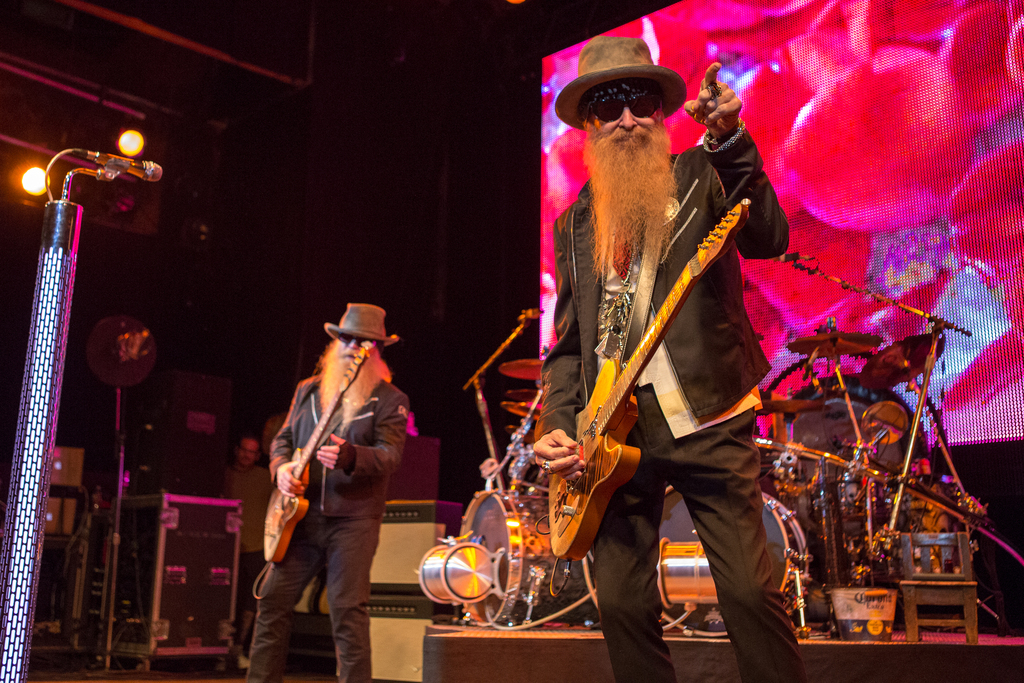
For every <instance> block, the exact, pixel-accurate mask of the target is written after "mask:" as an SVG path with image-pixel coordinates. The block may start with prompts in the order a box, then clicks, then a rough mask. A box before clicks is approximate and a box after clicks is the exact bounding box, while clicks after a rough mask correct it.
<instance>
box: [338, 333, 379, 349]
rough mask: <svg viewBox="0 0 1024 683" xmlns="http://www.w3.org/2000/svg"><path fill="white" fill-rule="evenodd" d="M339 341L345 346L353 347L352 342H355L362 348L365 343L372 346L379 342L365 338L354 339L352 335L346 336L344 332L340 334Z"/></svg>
mask: <svg viewBox="0 0 1024 683" xmlns="http://www.w3.org/2000/svg"><path fill="white" fill-rule="evenodd" d="M338 341H340V342H341V343H342V344H343V345H344V346H351V345H352V342H355V343H356V344H358V345H359V346H362V345H363V344H365V343H369V344H370V346H376V345H377V342H375V341H374V340H372V339H364V338H363V337H353V336H352V335H351V334H345V333H344V332H339V333H338Z"/></svg>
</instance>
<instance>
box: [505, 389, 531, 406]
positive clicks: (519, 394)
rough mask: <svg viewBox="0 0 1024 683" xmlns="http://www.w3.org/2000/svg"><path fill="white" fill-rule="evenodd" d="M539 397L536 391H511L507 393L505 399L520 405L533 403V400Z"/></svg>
mask: <svg viewBox="0 0 1024 683" xmlns="http://www.w3.org/2000/svg"><path fill="white" fill-rule="evenodd" d="M536 396H537V391H536V390H535V389H509V390H508V391H506V392H505V398H507V399H509V400H510V401H519V402H520V403H524V402H525V403H533V399H534V398H535V397H536Z"/></svg>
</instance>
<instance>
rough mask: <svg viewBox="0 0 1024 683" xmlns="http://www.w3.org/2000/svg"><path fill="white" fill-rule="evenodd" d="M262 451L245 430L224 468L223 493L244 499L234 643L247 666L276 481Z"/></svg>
mask: <svg viewBox="0 0 1024 683" xmlns="http://www.w3.org/2000/svg"><path fill="white" fill-rule="evenodd" d="M261 455H262V451H261V450H260V442H259V439H257V438H256V435H255V434H253V433H251V432H245V433H243V434H242V436H241V437H239V439H238V444H237V445H236V446H235V451H234V457H233V459H232V462H231V464H230V465H229V466H228V468H227V470H226V471H225V472H224V497H225V498H230V499H238V500H241V501H242V543H241V550H240V553H239V555H238V583H237V585H236V588H237V590H238V594H237V595H238V597H237V599H236V602H235V604H236V607H235V628H236V629H237V630H236V631H235V645H236V649H237V651H238V667H239V668H242V669H244V668H246V667H247V666H248V662H249V660H248V658H247V656H248V652H249V642H250V640H251V637H252V625H253V622H254V621H255V619H256V598H255V596H254V595H253V584H254V583H255V582H256V577H257V576H259V573H260V571H261V570H262V569H263V566H264V564H265V561H264V559H263V519H264V518H265V517H266V514H267V504H268V503H269V502H270V493H271V492H272V491H273V490H274V482H273V481H272V480H271V479H270V470H268V469H267V468H266V467H261V466H260V465H259V464H257V463H258V461H259V460H260V456H261Z"/></svg>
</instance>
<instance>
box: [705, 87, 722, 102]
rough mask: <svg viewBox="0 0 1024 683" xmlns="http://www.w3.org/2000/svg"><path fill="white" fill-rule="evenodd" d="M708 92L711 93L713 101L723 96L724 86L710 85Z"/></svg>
mask: <svg viewBox="0 0 1024 683" xmlns="http://www.w3.org/2000/svg"><path fill="white" fill-rule="evenodd" d="M708 92H710V93H711V99H716V98H718V97H719V96H720V95H721V94H722V86H720V85H719V84H718V83H708Z"/></svg>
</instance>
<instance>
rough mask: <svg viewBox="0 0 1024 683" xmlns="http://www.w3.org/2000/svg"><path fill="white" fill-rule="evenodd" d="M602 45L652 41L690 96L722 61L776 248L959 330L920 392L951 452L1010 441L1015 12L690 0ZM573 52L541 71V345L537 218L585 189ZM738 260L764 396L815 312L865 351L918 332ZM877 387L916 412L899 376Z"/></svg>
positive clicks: (684, 120) (1020, 329) (891, 314)
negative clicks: (773, 201)
mask: <svg viewBox="0 0 1024 683" xmlns="http://www.w3.org/2000/svg"><path fill="white" fill-rule="evenodd" d="M608 34H609V35H620V36H633V37H641V38H643V39H644V40H646V41H647V44H648V45H649V46H650V48H651V52H652V55H653V57H654V60H655V62H656V63H658V64H662V65H664V66H668V67H671V68H672V69H675V70H676V71H678V72H679V73H680V74H682V76H683V78H684V80H685V81H686V86H687V91H688V97H690V98H692V97H693V96H694V93H695V91H696V89H697V87H698V86H699V83H700V80H701V77H702V76H703V74H704V72H705V70H706V69H707V67H708V65H709V64H711V63H712V62H713V61H716V60H717V61H720V62H721V63H722V65H723V67H722V70H721V72H720V73H719V80H720V81H722V82H724V83H727V84H729V85H730V86H731V87H732V88H733V89H734V90H735V91H736V92H737V93H738V94H739V96H740V97H741V99H742V100H743V112H742V117H743V119H744V120H745V121H746V123H747V127H748V128H749V130H750V132H751V134H752V135H753V137H754V140H755V141H756V143H757V145H758V148H759V149H760V151H761V154H762V156H763V157H764V159H765V168H766V171H767V173H768V176H769V178H770V179H771V181H772V183H773V185H774V186H775V189H776V191H777V192H778V194H779V197H780V198H781V201H782V205H783V207H784V208H785V210H786V213H787V215H788V216H789V220H790V225H791V233H790V246H789V249H790V251H795V252H799V253H800V254H805V255H813V256H815V257H816V258H817V262H816V265H817V266H818V267H819V268H820V270H821V272H823V273H826V274H828V275H833V276H836V277H839V278H842V279H844V280H846V281H848V282H850V283H852V284H853V285H856V286H858V287H863V288H867V289H869V290H871V291H874V292H877V293H879V294H882V295H884V296H887V297H889V298H892V299H896V300H898V301H901V302H903V303H905V304H908V305H910V306H913V307H915V308H919V309H922V310H925V311H930V312H933V313H935V314H937V315H939V316H942V317H944V318H946V319H948V320H950V321H952V322H954V323H955V324H957V325H959V326H961V327H964V328H967V329H969V330H970V331H971V332H972V333H973V336H971V337H966V336H963V335H961V334H958V333H956V332H947V334H946V344H945V351H944V353H943V355H942V356H941V358H940V360H939V363H938V364H937V366H936V370H935V374H934V375H933V378H932V386H931V391H930V392H929V394H930V396H931V397H932V398H933V399H934V401H935V403H936V405H938V406H940V407H941V409H942V412H943V422H944V425H945V427H946V430H947V432H948V433H949V437H950V441H951V442H952V443H972V442H985V441H994V440H1007V439H1021V438H1024V268H1022V264H1024V111H1022V106H1021V103H1022V99H1024V3H1022V2H1020V1H1019V0H999V1H995V2H993V1H985V2H972V1H968V0H848V1H837V0H829V1H826V0H785V1H783V0H779V1H773V0H721V1H718V0H689V1H688V2H680V3H677V4H675V5H672V6H669V7H667V8H665V9H663V10H661V11H659V12H655V13H653V14H651V15H648V16H645V17H643V18H641V19H638V20H637V21H634V22H631V23H629V24H626V25H625V26H622V27H620V28H617V29H615V30H613V31H610V32H609V33H608ZM582 46H583V44H582V43H580V44H578V45H574V46H572V47H570V48H567V49H565V50H562V51H560V52H557V53H555V54H553V55H551V56H549V57H547V58H546V59H545V60H544V64H543V68H544V73H543V95H544V99H543V113H542V123H541V125H542V159H541V164H542V169H541V171H542V172H541V179H542V180H541V183H542V187H541V191H542V202H541V217H540V218H541V308H542V309H543V310H544V314H543V318H542V333H541V344H542V346H546V345H550V344H552V343H554V332H553V329H552V322H551V317H552V312H553V311H554V263H553V260H554V255H553V252H552V249H551V224H552V222H553V221H554V220H555V218H557V216H558V215H559V213H561V212H562V211H563V210H564V209H565V208H566V207H568V206H569V204H570V203H571V202H572V201H573V200H574V199H575V197H576V194H577V192H578V191H579V189H580V187H582V185H583V183H584V182H585V180H586V178H587V173H586V169H585V168H584V166H583V162H582V144H583V133H582V132H581V131H577V130H575V129H572V128H570V127H568V126H566V125H565V124H563V123H562V122H561V121H559V120H558V118H557V117H556V116H555V112H554V100H555V96H556V95H557V94H558V92H559V91H560V90H561V89H562V87H564V86H565V84H567V83H568V82H569V81H571V80H572V79H573V78H574V77H575V75H576V61H577V58H578V56H579V51H580V49H581V48H582ZM667 125H668V129H669V132H670V134H671V137H672V140H673V149H674V151H680V150H682V149H685V148H686V147H688V146H691V145H694V144H697V143H698V141H699V139H700V136H701V134H702V133H703V127H702V126H698V125H697V124H696V123H694V122H693V121H692V120H691V119H690V118H689V117H687V116H686V115H685V114H684V113H682V112H679V113H677V114H675V115H674V116H672V117H671V118H670V119H668V121H667ZM812 263H813V262H812ZM743 267H744V277H745V279H746V302H747V308H748V310H749V312H750V317H751V319H752V321H753V324H754V327H755V329H756V330H757V331H758V332H759V333H760V334H761V335H763V337H764V340H763V342H762V346H763V348H764V351H765V353H766V354H767V355H768V358H769V360H770V361H771V363H772V367H773V370H772V374H771V375H769V377H768V378H767V379H766V380H765V382H764V384H763V385H762V389H764V388H767V387H768V386H769V385H771V384H773V383H776V381H777V380H779V378H780V376H782V381H781V382H778V389H779V391H781V392H782V393H789V392H793V393H800V394H806V393H808V392H809V391H810V390H809V389H807V388H806V387H805V385H806V382H805V381H804V380H803V375H802V373H801V372H793V373H792V374H789V375H786V373H787V369H789V368H791V366H792V365H793V364H794V362H796V361H798V360H799V359H800V356H798V355H796V354H794V353H791V352H790V351H788V350H787V348H786V344H787V343H788V342H789V341H791V340H793V339H795V338H797V337H801V336H806V335H811V334H814V333H815V331H816V328H817V327H818V326H819V325H821V324H822V323H823V322H824V321H825V320H826V318H828V317H835V319H836V321H837V327H838V329H839V330H840V331H847V332H869V333H873V334H877V335H880V336H881V337H882V340H883V341H882V346H881V347H879V348H884V347H885V346H886V345H888V344H891V343H893V342H895V341H898V340H900V339H903V338H904V337H907V336H909V335H915V334H920V333H923V332H925V331H927V324H926V322H925V321H924V320H923V319H922V318H919V317H916V316H914V315H911V314H908V313H905V312H903V311H901V310H898V309H896V308H893V307H890V306H887V305H883V304H879V303H877V302H876V301H874V300H873V299H871V298H870V297H867V296H863V295H861V294H857V293H854V292H851V291H849V290H846V289H843V288H842V287H840V286H839V285H836V284H833V283H831V282H829V281H826V280H824V279H822V278H821V277H819V276H816V275H815V276H812V275H808V274H807V273H805V272H800V271H797V270H795V269H794V268H792V266H791V265H790V264H783V263H778V262H770V261H746V262H744V264H743ZM864 362H865V361H864V360H863V359H858V358H845V359H844V361H843V368H844V370H845V371H847V372H848V373H850V374H851V375H852V374H855V373H857V372H858V371H859V370H860V369H861V367H862V366H863V365H864ZM823 363H824V362H823V361H819V365H818V366H817V374H818V375H819V376H821V375H824V374H826V370H825V367H824V364H823ZM889 393H890V394H891V396H889V398H892V399H894V400H897V399H901V400H903V401H905V402H906V403H907V406H908V408H909V409H910V410H913V408H914V406H915V404H916V399H915V398H914V394H912V393H911V392H909V391H908V387H907V385H906V384H900V385H897V386H896V387H894V388H893V389H892V391H891V392H889ZM865 400H866V401H870V402H873V401H876V400H878V396H874V397H872V398H871V399H865ZM931 426H932V425H931V424H930V421H929V422H928V423H926V427H929V428H930V427H931ZM797 436H799V434H797Z"/></svg>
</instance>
